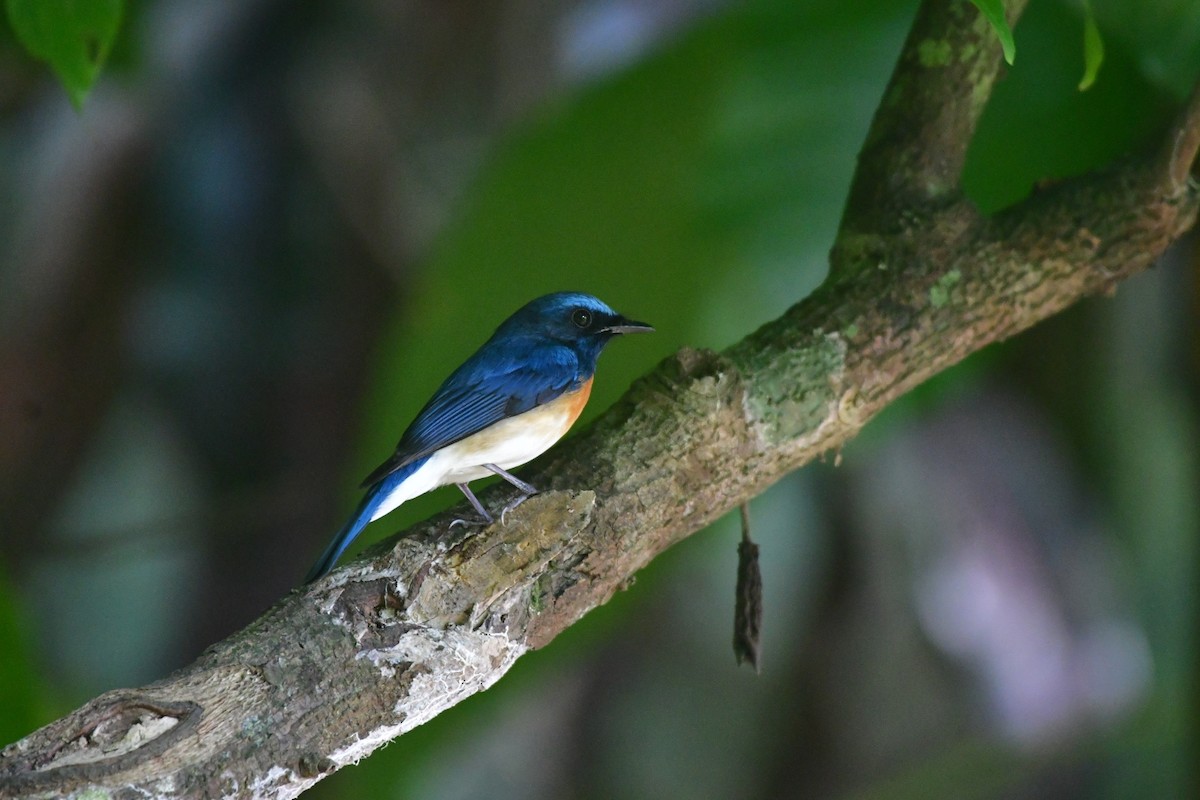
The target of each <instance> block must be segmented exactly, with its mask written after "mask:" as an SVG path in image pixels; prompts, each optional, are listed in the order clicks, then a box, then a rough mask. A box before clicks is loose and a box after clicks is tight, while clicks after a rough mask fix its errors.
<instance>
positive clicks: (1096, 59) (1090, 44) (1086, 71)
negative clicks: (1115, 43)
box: [1079, 0, 1104, 92]
mask: <svg viewBox="0 0 1200 800" xmlns="http://www.w3.org/2000/svg"><path fill="white" fill-rule="evenodd" d="M1103 63H1104V40H1103V39H1101V38H1100V28H1099V26H1097V25H1096V15H1095V14H1093V13H1092V4H1091V2H1090V0H1083V78H1081V79H1080V81H1079V91H1081V92H1085V91H1087V90H1088V89H1089V88H1091V86H1092V84H1093V83H1095V82H1096V74H1097V73H1098V72H1100V65H1101V64H1103Z"/></svg>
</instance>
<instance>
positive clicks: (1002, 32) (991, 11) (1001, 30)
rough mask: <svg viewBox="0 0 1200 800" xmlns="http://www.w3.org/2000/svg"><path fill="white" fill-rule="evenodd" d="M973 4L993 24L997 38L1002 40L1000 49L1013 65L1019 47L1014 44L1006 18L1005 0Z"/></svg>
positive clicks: (978, 0) (1006, 59) (973, 0)
mask: <svg viewBox="0 0 1200 800" xmlns="http://www.w3.org/2000/svg"><path fill="white" fill-rule="evenodd" d="M971 2H972V3H973V4H974V5H975V7H976V8H978V9H979V13H980V14H983V16H984V17H985V18H986V19H987V21H988V22H989V23H990V24H991V26H992V30H994V31H995V32H996V38H997V39H999V40H1000V47H1002V48H1003V49H1004V60H1005V61H1007V62H1008V63H1009V64H1012V63H1013V59H1014V58H1016V57H1017V45H1016V43H1015V42H1013V35H1012V28H1010V27H1008V20H1007V19H1005V18H1004V0H971Z"/></svg>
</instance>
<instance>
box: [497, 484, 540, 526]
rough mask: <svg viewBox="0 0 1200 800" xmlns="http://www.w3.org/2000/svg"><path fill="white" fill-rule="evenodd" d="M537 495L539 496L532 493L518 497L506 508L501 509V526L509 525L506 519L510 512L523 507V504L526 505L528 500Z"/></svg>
mask: <svg viewBox="0 0 1200 800" xmlns="http://www.w3.org/2000/svg"><path fill="white" fill-rule="evenodd" d="M535 494H537V492H530V493H529V494H522V495H518V496H517V497H516V499H514V500H513V501H512V502H511V503H509V504H508V505H506V506H505V507H504V508H502V509H500V524H501V525H508V522H507V521H506V520H505V517H507V516H508V512H510V511H512V510H514V509H515V508H516V507H517V506H519V505H521V503H524V502H525V501H526V500H528V499H529V498H531V497H533V496H534V495H535Z"/></svg>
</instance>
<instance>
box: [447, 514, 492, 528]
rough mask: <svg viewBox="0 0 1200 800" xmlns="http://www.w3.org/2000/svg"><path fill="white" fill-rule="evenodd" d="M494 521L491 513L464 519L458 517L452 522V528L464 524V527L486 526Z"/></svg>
mask: <svg viewBox="0 0 1200 800" xmlns="http://www.w3.org/2000/svg"><path fill="white" fill-rule="evenodd" d="M501 519H503V516H501ZM493 522H495V520H493V519H492V515H491V514H488V515H486V516H484V517H480V518H476V519H463V518H461V517H459V518H458V519H455V520H452V521H451V522H450V530H454V529H455V528H456V527H457V526H459V525H462V526H463V527H464V528H486V527H487V526H488V525H491V524H492V523H493Z"/></svg>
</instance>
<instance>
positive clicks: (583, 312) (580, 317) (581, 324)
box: [571, 308, 592, 328]
mask: <svg viewBox="0 0 1200 800" xmlns="http://www.w3.org/2000/svg"><path fill="white" fill-rule="evenodd" d="M571 322H573V323H575V327H576V328H586V327H588V326H589V325H591V324H592V312H590V311H588V310H587V309H586V308H577V309H575V310H574V311H572V312H571Z"/></svg>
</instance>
